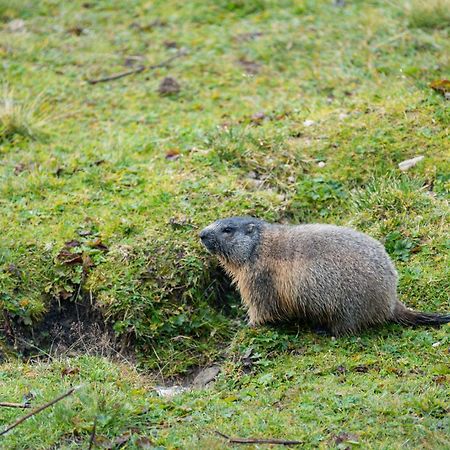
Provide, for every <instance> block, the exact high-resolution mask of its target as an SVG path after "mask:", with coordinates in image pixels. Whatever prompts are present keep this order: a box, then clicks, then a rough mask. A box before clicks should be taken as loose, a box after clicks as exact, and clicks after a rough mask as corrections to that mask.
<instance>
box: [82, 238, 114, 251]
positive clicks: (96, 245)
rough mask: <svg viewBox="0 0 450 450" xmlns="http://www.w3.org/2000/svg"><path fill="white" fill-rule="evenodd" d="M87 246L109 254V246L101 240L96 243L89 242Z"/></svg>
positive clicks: (96, 240)
mask: <svg viewBox="0 0 450 450" xmlns="http://www.w3.org/2000/svg"><path fill="white" fill-rule="evenodd" d="M87 245H88V247H91V248H95V249H97V250H101V251H102V252H107V251H108V250H109V249H108V246H107V245H105V244H104V243H103V242H102V241H101V239H99V238H97V239H95V240H94V241H90V242H88V243H87Z"/></svg>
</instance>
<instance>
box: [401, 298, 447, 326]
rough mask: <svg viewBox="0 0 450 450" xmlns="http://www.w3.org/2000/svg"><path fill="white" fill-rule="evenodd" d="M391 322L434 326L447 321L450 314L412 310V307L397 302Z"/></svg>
mask: <svg viewBox="0 0 450 450" xmlns="http://www.w3.org/2000/svg"><path fill="white" fill-rule="evenodd" d="M393 322H396V323H400V324H402V325H410V326H415V325H428V326H432V327H436V326H440V325H443V324H445V323H449V322H450V314H436V313H426V312H420V311H413V310H412V309H408V308H407V307H406V306H405V305H404V304H403V303H400V302H398V303H397V305H396V307H395V311H394V318H393Z"/></svg>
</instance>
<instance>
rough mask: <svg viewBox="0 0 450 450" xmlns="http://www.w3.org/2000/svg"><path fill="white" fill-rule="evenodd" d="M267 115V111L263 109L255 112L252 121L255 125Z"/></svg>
mask: <svg viewBox="0 0 450 450" xmlns="http://www.w3.org/2000/svg"><path fill="white" fill-rule="evenodd" d="M266 117H267V116H266V115H265V113H264V112H263V111H259V112H257V113H255V114H253V115H252V117H251V121H252V123H254V124H255V125H260V124H261V122H262V121H263V120H264V119H265V118H266Z"/></svg>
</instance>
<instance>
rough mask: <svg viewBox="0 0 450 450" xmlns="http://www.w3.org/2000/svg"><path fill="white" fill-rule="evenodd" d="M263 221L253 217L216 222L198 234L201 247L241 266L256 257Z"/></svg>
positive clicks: (232, 218)
mask: <svg viewBox="0 0 450 450" xmlns="http://www.w3.org/2000/svg"><path fill="white" fill-rule="evenodd" d="M264 224H265V222H264V221H262V220H259V219H255V218H253V217H230V218H228V219H221V220H217V221H216V222H214V223H212V224H211V225H208V226H207V227H206V228H204V229H203V230H202V231H201V233H200V239H201V240H202V243H203V245H204V246H205V247H206V248H207V249H208V250H209V251H210V252H211V253H213V254H215V255H217V256H219V257H220V258H223V259H224V260H225V261H226V262H229V263H231V264H235V265H242V264H245V263H246V262H248V261H250V260H251V258H252V257H253V256H255V255H256V250H257V247H258V244H259V241H260V235H261V229H262V227H263V225H264Z"/></svg>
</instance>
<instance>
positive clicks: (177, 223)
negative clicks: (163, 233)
mask: <svg viewBox="0 0 450 450" xmlns="http://www.w3.org/2000/svg"><path fill="white" fill-rule="evenodd" d="M169 224H170V225H172V227H173V228H184V227H186V226H187V227H192V223H191V219H190V218H189V217H187V216H184V215H179V216H177V217H171V218H170V219H169Z"/></svg>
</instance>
